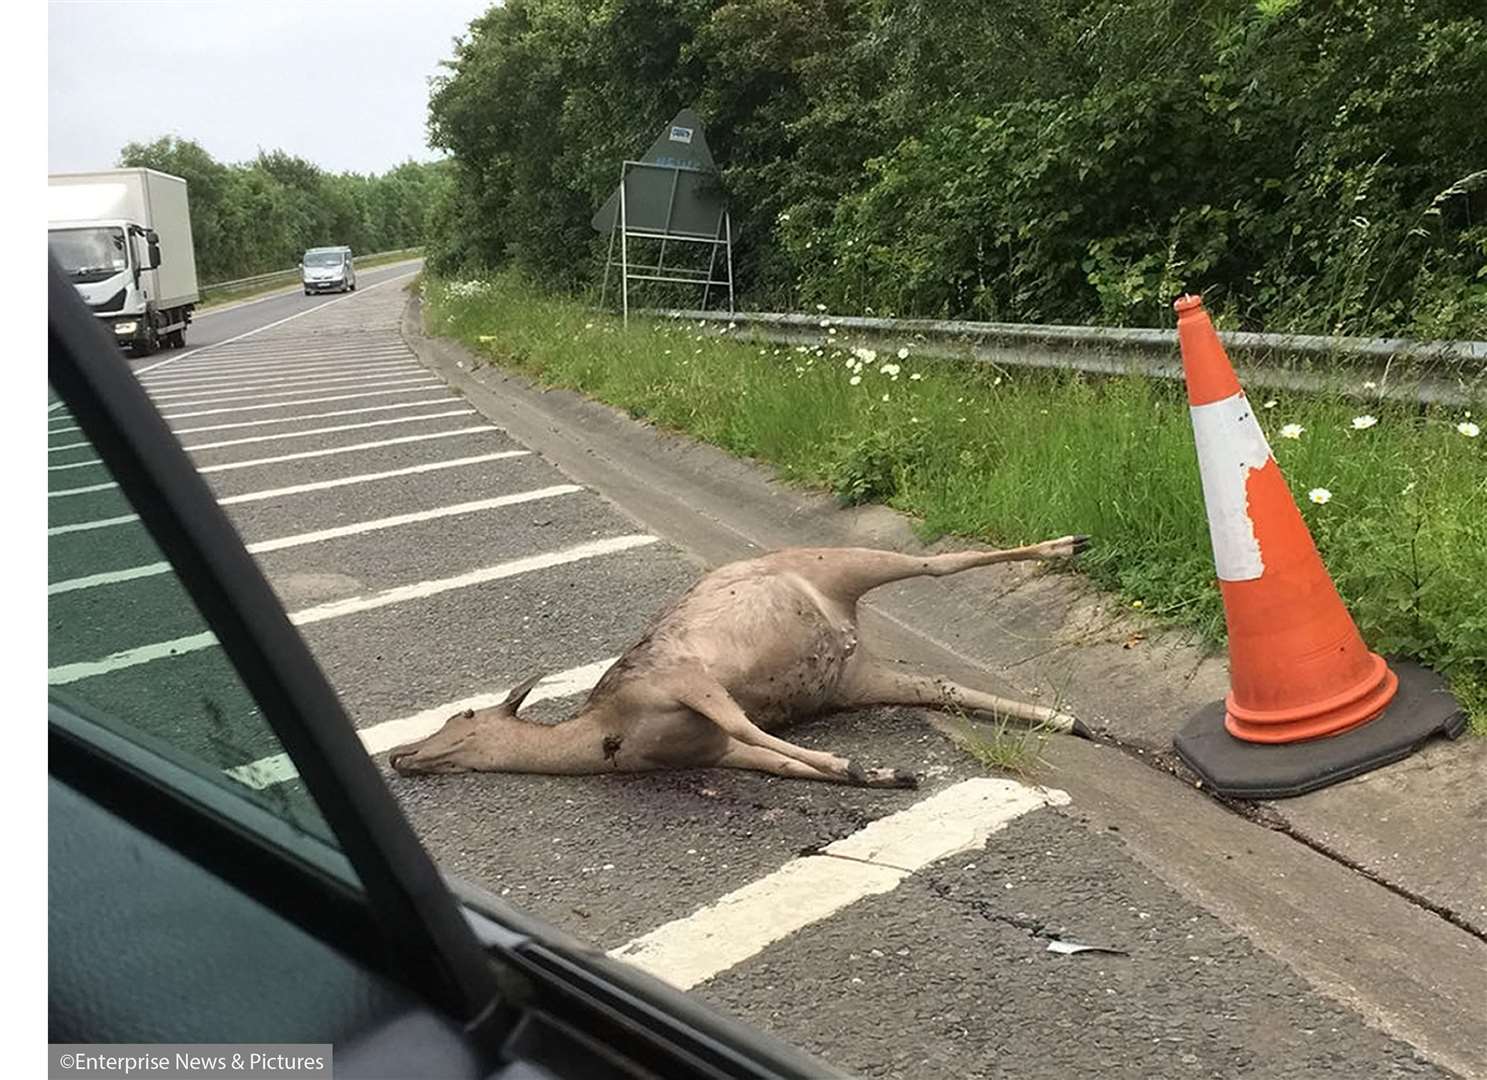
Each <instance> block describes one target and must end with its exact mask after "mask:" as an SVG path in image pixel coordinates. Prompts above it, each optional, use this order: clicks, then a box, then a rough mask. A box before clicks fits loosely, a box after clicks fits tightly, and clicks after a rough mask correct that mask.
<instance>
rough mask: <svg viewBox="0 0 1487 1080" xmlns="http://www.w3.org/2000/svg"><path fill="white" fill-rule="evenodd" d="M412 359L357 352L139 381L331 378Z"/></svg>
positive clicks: (178, 383) (152, 384)
mask: <svg viewBox="0 0 1487 1080" xmlns="http://www.w3.org/2000/svg"><path fill="white" fill-rule="evenodd" d="M413 359H414V358H413V357H412V356H410V355H409V354H408V352H407V351H406V350H404V351H402V352H397V353H394V352H386V353H377V354H364V353H361V352H356V353H351V354H348V356H347V358H346V359H344V360H342V359H336V360H325V361H320V360H315V359H308V360H304V361H296V362H294V363H286V364H275V365H274V366H273V367H257V366H254V367H238V366H237V365H236V364H230V365H224V367H223V370H221V371H211V370H208V369H203V370H201V371H193V372H184V371H180V370H179V369H178V370H177V372H176V373H175V374H171V375H159V376H155V377H153V378H150V379H142V380H140V381H141V383H142V384H143V385H144V386H145V388H146V389H149V390H154V389H157V388H159V389H171V390H173V389H176V388H178V387H182V386H200V385H211V384H213V383H224V382H228V381H230V380H233V379H237V380H242V379H252V380H255V381H264V382H269V381H272V380H273V379H275V378H278V377H285V378H287V377H289V376H292V375H298V376H305V375H333V374H336V373H337V372H343V371H365V370H367V369H369V368H373V367H379V366H381V367H387V366H391V365H392V364H395V363H400V362H407V361H411V360H413Z"/></svg>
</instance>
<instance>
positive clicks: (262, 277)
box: [199, 247, 423, 293]
mask: <svg viewBox="0 0 1487 1080" xmlns="http://www.w3.org/2000/svg"><path fill="white" fill-rule="evenodd" d="M422 250H423V249H422V248H416V247H413V248H395V249H393V250H392V251H374V252H372V253H371V254H370V255H358V256H356V258H357V259H359V260H363V261H366V260H370V259H380V258H382V257H383V256H386V255H411V254H413V253H414V252H416V251H422ZM299 269H300V268H299V267H298V266H291V267H290V268H289V269H287V270H270V271H269V272H268V273H266V274H254V275H253V276H252V277H245V278H234V279H233V280H232V281H213V282H211V283H210V284H207V285H203V286H201V288H200V290H199V291H200V292H203V293H205V292H222V291H223V290H225V289H241V288H245V287H247V286H250V285H261V284H265V283H267V282H270V281H272V280H273V279H274V278H281V277H289V276H290V275H291V274H297V273H299Z"/></svg>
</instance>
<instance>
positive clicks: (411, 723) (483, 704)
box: [226, 656, 619, 790]
mask: <svg viewBox="0 0 1487 1080" xmlns="http://www.w3.org/2000/svg"><path fill="white" fill-rule="evenodd" d="M618 659H619V657H618V656H611V657H609V658H608V659H607V660H596V661H595V662H594V663H592V664H584V665H583V666H582V667H576V668H569V669H568V670H567V671H559V672H557V673H556V674H553V675H549V676H547V678H545V679H543V680H542V681H541V682H540V683H538V684H537V685H536V686H535V687H533V688H532V692H531V693H530V694H528V695H527V703H528V704H529V705H535V704H536V703H537V702H539V701H551V700H554V699H557V698H566V697H574V696H575V695H577V694H583V693H587V692H588V691H590V690H592V689H593V688H594V685H595V684H596V683H598V681H599V680H600V679H601V678H602V677H603V675H604V673H605V672H606V671H608V670H609V668H610V665H612V664H613V663H614V662H615V661H616V660H618ZM509 693H511V688H510V687H506V688H504V689H501V690H496V691H493V692H491V693H488V694H476V695H475V696H474V697H467V698H461V699H460V700H459V701H451V702H450V703H449V704H447V705H436V706H434V707H433V708H432V709H425V710H424V711H423V712H420V713H414V714H413V715H412V716H404V717H400V718H399V719H397V720H384V721H383V722H382V723H380V724H373V725H371V726H370V727H364V728H361V729H360V730H358V731H357V734H358V735H359V736H361V743H362V745H363V746H365V747H366V750H367V753H368V754H381V753H384V752H385V751H388V750H391V749H392V748H393V747H395V746H402V745H403V744H404V743H407V742H412V741H413V740H414V739H422V738H424V737H425V736H428V735H432V734H433V733H434V732H436V731H438V730H439V729H440V728H441V727H443V726H444V721H446V720H448V719H449V718H450V717H451V716H453V715H454V714H455V713H459V712H464V711H465V710H466V709H488V708H490V707H491V706H492V705H499V704H500V703H501V702H503V701H505V700H506V695H507V694H509ZM226 772H227V775H228V776H230V777H232V778H233V779H234V780H236V781H238V782H239V783H242V784H246V785H247V786H248V787H250V788H254V789H256V790H262V789H263V788H267V787H273V786H274V785H275V784H282V783H283V782H284V781H286V780H293V779H294V778H295V777H296V776H298V775H299V772H298V771H297V770H296V769H295V767H294V762H293V761H291V760H290V757H289V755H288V754H271V755H269V756H268V757H262V758H259V759H258V760H257V761H250V762H249V763H248V764H246V765H239V766H238V767H237V768H235V769H228V770H226Z"/></svg>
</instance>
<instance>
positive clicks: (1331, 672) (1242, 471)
mask: <svg viewBox="0 0 1487 1080" xmlns="http://www.w3.org/2000/svg"><path fill="white" fill-rule="evenodd" d="M1173 306H1174V307H1175V309H1176V311H1177V337H1178V343H1179V346H1180V347H1181V350H1182V364H1183V373H1184V376H1185V378H1186V380H1187V390H1188V404H1189V405H1190V406H1191V410H1192V421H1193V437H1194V440H1195V442H1196V444H1197V450H1198V466H1199V470H1200V473H1201V475H1202V481H1203V499H1204V503H1205V506H1206V509H1207V512H1208V528H1209V535H1210V537H1211V538H1212V541H1213V556H1214V563H1215V567H1216V569H1217V571H1218V578H1219V589H1220V591H1221V593H1222V594H1223V599H1224V617H1225V620H1226V622H1227V624H1228V630H1229V681H1230V690H1229V693H1228V695H1227V696H1226V697H1225V699H1224V702H1223V714H1222V728H1223V731H1224V732H1227V736H1228V737H1231V741H1232V740H1239V741H1241V742H1242V743H1248V744H1266V745H1267V746H1276V745H1283V744H1306V743H1308V742H1310V741H1313V740H1324V737H1326V736H1342V735H1344V734H1345V733H1348V732H1351V731H1358V730H1359V729H1365V730H1366V727H1367V726H1368V725H1369V722H1370V721H1374V720H1376V719H1377V718H1378V717H1380V716H1381V715H1382V714H1384V713H1385V711H1386V710H1387V709H1388V708H1389V706H1390V704H1391V702H1393V701H1394V700H1395V698H1396V694H1397V693H1398V691H1399V686H1400V680H1399V676H1398V674H1397V673H1396V672H1395V671H1394V670H1393V669H1391V667H1390V665H1389V664H1387V663H1386V662H1385V661H1384V659H1383V657H1381V656H1379V655H1378V654H1377V653H1374V652H1371V651H1370V650H1369V648H1368V646H1367V645H1366V644H1364V641H1363V638H1362V635H1360V634H1359V633H1358V628H1357V626H1356V625H1355V624H1354V622H1353V619H1352V616H1350V615H1349V614H1348V611H1347V608H1346V607H1345V606H1344V605H1343V602H1342V598H1341V597H1340V596H1339V595H1338V593H1337V589H1336V587H1335V586H1334V585H1333V583H1332V579H1331V577H1330V576H1329V575H1328V573H1327V568H1326V567H1325V566H1324V565H1323V563H1322V559H1321V556H1320V555H1319V554H1318V553H1317V548H1316V545H1315V544H1314V543H1313V542H1312V538H1311V533H1310V532H1309V531H1308V530H1307V528H1306V522H1305V521H1304V520H1303V519H1302V517H1301V512H1300V510H1298V509H1297V507H1296V503H1295V500H1293V499H1292V497H1291V492H1290V489H1289V488H1288V487H1287V486H1286V480H1285V477H1284V476H1282V475H1281V471H1280V466H1279V465H1278V464H1277V463H1276V460H1275V457H1274V455H1273V454H1272V453H1271V451H1270V444H1269V443H1268V442H1266V440H1265V434H1264V432H1262V431H1261V430H1260V424H1259V421H1258V420H1257V419H1256V418H1255V415H1254V410H1253V409H1251V407H1250V404H1249V401H1248V399H1247V398H1246V397H1245V396H1244V391H1243V389H1242V388H1241V387H1240V385H1239V379H1238V377H1237V376H1236V375H1235V374H1234V368H1233V366H1232V365H1231V364H1230V363H1229V358H1228V355H1227V354H1226V353H1225V352H1224V347H1223V344H1222V343H1221V342H1220V341H1219V338H1218V334H1217V333H1216V332H1215V331H1214V328H1213V323H1212V322H1211V321H1210V319H1209V317H1208V313H1207V312H1206V311H1204V310H1203V301H1202V299H1201V298H1200V297H1197V296H1184V297H1182V298H1181V299H1179V300H1178V301H1177V302H1176V304H1174V305H1173ZM1409 669H1410V675H1411V677H1412V681H1413V682H1415V683H1419V682H1420V681H1421V680H1422V679H1423V680H1424V681H1425V682H1431V680H1434V681H1433V684H1432V685H1431V686H1430V687H1428V688H1426V687H1423V685H1422V686H1421V687H1419V688H1421V689H1429V690H1430V691H1431V692H1432V693H1433V694H1434V695H1435V696H1436V697H1439V694H1440V692H1442V691H1443V689H1444V688H1443V686H1441V685H1440V681H1439V679H1438V677H1436V676H1434V675H1432V674H1431V673H1429V672H1425V671H1424V669H1421V668H1417V667H1416V666H1414V665H1409ZM1415 696H1416V695H1411V699H1412V700H1414V697H1415ZM1435 704H1436V705H1440V704H1441V702H1439V701H1436V702H1435ZM1449 710H1450V712H1451V713H1452V718H1451V719H1449V720H1448V722H1447V723H1446V725H1445V726H1446V728H1447V729H1449V728H1450V727H1452V726H1453V725H1455V723H1456V719H1461V720H1463V721H1464V717H1455V715H1454V714H1459V712H1460V710H1459V709H1456V708H1455V703H1454V701H1450V702H1449ZM1427 711H1428V712H1429V713H1430V717H1429V718H1430V719H1431V720H1432V721H1433V726H1431V727H1429V729H1428V731H1427V732H1426V734H1427V735H1428V734H1430V733H1433V732H1434V731H1436V730H1440V729H1441V723H1440V722H1439V718H1438V717H1437V716H1436V713H1437V712H1438V710H1437V709H1430V710H1427ZM1202 717H1203V714H1200V717H1199V718H1195V722H1196V720H1197V719H1200V718H1202ZM1205 722H1206V721H1205ZM1202 726H1203V725H1198V728H1201V727H1202ZM1215 726H1216V725H1215ZM1190 727H1191V726H1190ZM1457 731H1459V726H1457ZM1197 732H1198V729H1193V730H1189V729H1185V730H1184V732H1183V733H1182V735H1180V736H1179V737H1178V739H1177V743H1178V750H1179V751H1180V752H1182V753H1183V756H1184V758H1185V759H1188V760H1189V764H1193V765H1194V766H1195V767H1197V768H1198V771H1199V772H1200V774H1202V773H1203V772H1204V770H1203V768H1201V767H1199V766H1200V765H1201V764H1202V762H1201V761H1195V760H1193V756H1192V755H1190V751H1192V750H1193V749H1194V745H1195V744H1194V741H1193V735H1195V734H1196V733H1197ZM1448 733H1450V731H1449V730H1448ZM1208 734H1209V735H1210V736H1211V735H1212V732H1209V733H1208ZM1360 734H1361V731H1360ZM1397 741H1398V740H1397V739H1391V738H1390V737H1389V734H1388V733H1385V735H1384V737H1383V738H1382V740H1380V739H1377V738H1369V739H1365V740H1362V742H1360V743H1359V744H1358V745H1360V746H1366V751H1365V752H1364V754H1363V757H1364V758H1365V759H1371V758H1376V757H1377V756H1378V754H1377V750H1378V748H1379V745H1382V744H1385V743H1387V744H1389V745H1390V746H1392V747H1393V750H1392V751H1391V752H1393V751H1399V750H1400V748H1399V747H1398V746H1394V745H1393V744H1394V743H1396V742H1397ZM1419 741H1420V739H1418V738H1416V739H1415V741H1414V743H1408V744H1407V745H1405V746H1404V748H1403V750H1402V752H1395V753H1394V757H1392V758H1389V759H1388V760H1396V759H1397V758H1398V757H1401V756H1404V754H1406V753H1408V752H1409V749H1411V748H1412V746H1413V745H1417V744H1418V742H1419ZM1185 744H1186V745H1185ZM1234 749H1235V748H1232V747H1230V748H1228V750H1229V751H1230V753H1229V756H1230V757H1231V758H1232V757H1234V754H1233V751H1234ZM1252 749H1253V748H1252ZM1339 749H1341V750H1342V753H1341V757H1340V758H1339V754H1338V751H1339ZM1196 756H1197V757H1198V758H1201V757H1202V755H1201V754H1198V755H1196ZM1239 756H1240V757H1246V755H1243V754H1240V755H1239ZM1324 756H1325V757H1327V758H1329V759H1338V761H1339V762H1340V764H1341V766H1342V769H1341V772H1342V773H1343V774H1345V775H1356V773H1357V772H1359V771H1362V769H1361V768H1358V767H1356V766H1357V765H1358V764H1359V763H1358V762H1352V763H1351V764H1349V762H1348V761H1346V760H1345V759H1346V758H1347V757H1348V756H1349V755H1348V753H1347V752H1346V749H1345V748H1338V747H1330V748H1329V749H1328V752H1327V754H1326V755H1324ZM1246 760H1248V761H1249V762H1250V766H1251V768H1252V769H1253V768H1254V767H1256V766H1258V767H1260V769H1261V771H1262V772H1263V771H1264V768H1265V764H1264V763H1265V762H1267V761H1270V763H1271V764H1280V765H1282V766H1283V767H1284V763H1281V762H1279V761H1277V760H1274V759H1268V758H1266V757H1258V758H1257V757H1255V756H1254V755H1252V754H1251V755H1248V756H1247V757H1246ZM1301 760H1302V761H1303V762H1304V761H1305V760H1306V758H1305V752H1303V756H1302V758H1301ZM1382 763H1383V761H1382V760H1378V761H1372V763H1371V764H1367V765H1364V766H1363V767H1364V768H1372V767H1373V766H1374V765H1375V764H1382ZM1349 769H1351V771H1349ZM1302 771H1303V772H1305V771H1307V769H1306V767H1305V766H1304V765H1303V767H1302ZM1321 771H1322V772H1328V771H1329V770H1328V769H1322V770H1321ZM1330 771H1337V770H1330ZM1340 778H1341V775H1337V776H1332V777H1331V778H1330V779H1327V780H1324V781H1323V782H1331V779H1340ZM1251 779H1253V777H1251ZM1215 786H1221V785H1217V784H1216V785H1215ZM1312 786H1313V787H1315V786H1320V784H1312ZM1306 790H1309V788H1307V789H1306ZM1279 793H1283V794H1294V793H1299V792H1296V791H1283V792H1279Z"/></svg>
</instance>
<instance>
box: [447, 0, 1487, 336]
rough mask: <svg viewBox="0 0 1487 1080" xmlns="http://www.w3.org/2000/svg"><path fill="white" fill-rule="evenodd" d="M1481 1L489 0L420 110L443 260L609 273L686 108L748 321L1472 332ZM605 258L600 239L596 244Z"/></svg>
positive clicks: (1482, 190) (1482, 68)
mask: <svg viewBox="0 0 1487 1080" xmlns="http://www.w3.org/2000/svg"><path fill="white" fill-rule="evenodd" d="M1484 101H1487V12H1484V10H1483V8H1482V5H1481V4H1480V3H1479V2H1478V0H1410V2H1409V3H1400V2H1398V0H1356V2H1352V3H1347V4H1334V3H1307V2H1301V0H1257V2H1253V3H1240V2H1238V0H1197V2H1193V0H1183V2H1181V3H1179V2H1177V0H1040V2H1038V3H1032V2H1031V0H1009V2H1007V3H999V4H966V3H961V2H951V0H670V2H663V0H508V2H507V3H505V4H503V5H502V6H500V7H493V8H492V9H491V10H490V11H488V12H487V13H486V14H485V15H484V16H483V17H482V18H481V19H479V20H477V21H476V22H475V23H474V24H472V27H471V33H470V34H469V36H468V37H466V38H465V39H463V40H462V41H461V42H460V43H459V44H458V46H457V50H456V55H455V57H454V59H453V60H452V61H451V62H450V64H449V69H448V72H447V74H446V75H445V76H443V77H442V78H441V79H439V80H437V81H436V86H435V89H434V94H433V98H432V101H431V106H430V134H431V138H432V140H433V141H434V143H435V144H436V145H438V146H441V147H444V148H446V149H448V150H449V151H450V152H451V153H452V155H453V157H454V169H453V174H452V183H451V185H450V186H449V188H448V189H447V191H446V195H445V199H444V201H443V202H442V204H441V205H440V208H439V210H438V212H437V214H436V218H435V221H434V224H433V236H432V238H431V243H432V254H433V256H434V264H435V266H436V267H437V268H441V269H444V270H450V269H452V268H455V267H461V266H492V267H494V266H503V265H514V266H516V267H518V268H520V269H522V270H523V271H525V272H527V273H529V274H531V275H533V276H534V277H535V278H537V279H539V280H541V281H544V282H547V283H559V284H562V285H568V286H572V285H579V284H584V283H587V282H591V281H592V280H593V278H594V275H595V273H596V263H597V259H596V257H595V256H596V253H597V252H596V248H597V246H598V244H600V243H602V242H600V241H596V239H595V238H594V236H593V234H592V232H591V231H590V229H589V228H588V219H589V217H590V215H591V214H592V213H593V211H594V209H595V208H596V207H597V206H598V205H599V203H600V202H601V201H602V199H603V198H604V197H605V196H606V195H607V194H608V192H609V191H610V189H611V188H612V187H613V186H614V183H615V181H616V172H617V168H618V163H619V161H620V160H621V159H622V158H624V157H625V156H628V155H633V154H635V153H637V152H638V151H639V150H640V149H641V148H642V147H644V146H645V145H647V144H648V142H649V141H650V139H651V138H652V137H653V135H654V133H655V131H656V130H658V129H659V127H660V125H661V124H662V123H664V122H665V121H666V120H668V119H669V118H670V117H671V116H672V115H673V114H674V113H675V111H676V110H677V109H678V108H680V107H681V106H684V105H693V106H694V107H696V108H697V109H698V111H699V112H700V114H701V115H702V117H703V120H704V122H705V123H706V124H707V125H708V137H709V141H710V142H711V143H712V145H713V149H714V152H715V156H716V157H717V159H718V160H719V162H720V164H721V165H722V166H723V167H724V182H725V185H726V187H727V188H728V190H729V192H730V195H731V197H732V200H733V206H734V210H735V220H736V221H737V222H738V223H739V225H740V232H741V237H740V242H739V245H738V248H739V250H738V263H739V273H740V276H741V279H742V280H743V281H745V282H746V283H747V285H748V293H747V295H746V299H747V301H748V302H749V303H751V304H752V305H755V306H776V307H801V306H803V305H809V304H814V303H817V302H824V303H828V304H830V305H831V307H832V308H833V310H837V311H842V312H851V311H863V312H866V311H868V310H869V309H871V310H873V311H875V312H877V313H883V312H893V313H895V314H900V315H910V314H914V315H930V316H948V317H971V318H984V319H1007V320H1016V321H1033V322H1037V321H1053V322H1083V321H1098V322H1101V323H1113V324H1117V325H1122V324H1132V325H1136V324H1139V325H1162V324H1165V323H1167V322H1169V321H1170V318H1171V313H1170V309H1169V307H1168V305H1169V303H1170V301H1171V299H1172V297H1173V296H1174V294H1176V293H1177V292H1178V291H1180V290H1184V289H1194V290H1201V291H1203V292H1204V294H1205V297H1206V298H1207V300H1208V304H1209V307H1210V309H1212V310H1216V312H1217V313H1218V315H1219V317H1220V318H1221V320H1222V321H1223V323H1224V324H1225V325H1229V326H1235V327H1244V328H1248V329H1269V330H1309V331H1318V332H1348V333H1387V332H1406V333H1417V334H1422V335H1430V336H1461V337H1477V338H1481V337H1484V336H1487V180H1484V177H1483V169H1484V168H1487V125H1484V124H1483V123H1482V122H1481V110H1482V102H1484ZM599 250H602V249H599Z"/></svg>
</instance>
